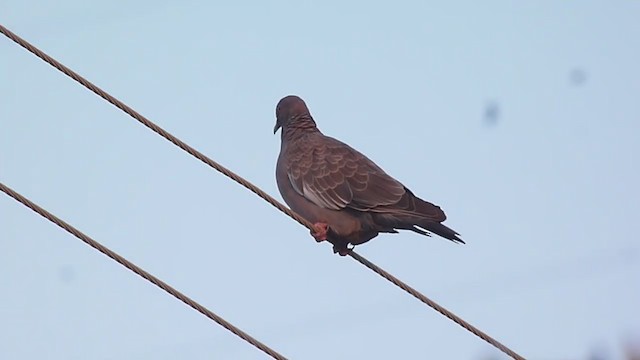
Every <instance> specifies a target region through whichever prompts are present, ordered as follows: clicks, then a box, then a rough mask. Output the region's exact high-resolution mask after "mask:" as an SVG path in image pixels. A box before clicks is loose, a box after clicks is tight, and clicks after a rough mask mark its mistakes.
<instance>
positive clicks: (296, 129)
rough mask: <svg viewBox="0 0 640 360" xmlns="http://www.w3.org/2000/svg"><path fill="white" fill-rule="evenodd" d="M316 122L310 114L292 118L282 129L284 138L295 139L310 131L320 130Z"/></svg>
mask: <svg viewBox="0 0 640 360" xmlns="http://www.w3.org/2000/svg"><path fill="white" fill-rule="evenodd" d="M319 131H320V130H318V128H317V127H316V122H315V121H313V118H312V117H311V116H310V115H303V116H300V117H297V118H295V119H292V121H289V123H288V124H287V125H285V126H284V127H283V129H282V139H284V138H287V139H288V140H293V139H296V138H299V137H302V136H304V135H306V134H309V133H314V132H319Z"/></svg>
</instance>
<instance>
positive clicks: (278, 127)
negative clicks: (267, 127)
mask: <svg viewBox="0 0 640 360" xmlns="http://www.w3.org/2000/svg"><path fill="white" fill-rule="evenodd" d="M278 129H280V122H279V121H276V126H274V127H273V133H274V134H275V133H277V132H278Z"/></svg>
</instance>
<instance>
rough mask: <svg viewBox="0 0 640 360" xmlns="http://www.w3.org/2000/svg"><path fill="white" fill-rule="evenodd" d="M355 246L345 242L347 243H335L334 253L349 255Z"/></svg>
mask: <svg viewBox="0 0 640 360" xmlns="http://www.w3.org/2000/svg"><path fill="white" fill-rule="evenodd" d="M354 247H355V246H353V245H351V247H349V244H345V245H341V246H338V245H333V253H334V254H338V255H340V256H347V255H349V253H350V252H351V250H353V248H354Z"/></svg>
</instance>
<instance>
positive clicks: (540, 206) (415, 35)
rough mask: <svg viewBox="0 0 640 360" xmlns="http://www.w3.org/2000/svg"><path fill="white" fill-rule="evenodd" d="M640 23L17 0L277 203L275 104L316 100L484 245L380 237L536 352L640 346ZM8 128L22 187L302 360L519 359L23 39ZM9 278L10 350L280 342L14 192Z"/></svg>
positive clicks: (636, 5) (519, 6)
mask: <svg viewBox="0 0 640 360" xmlns="http://www.w3.org/2000/svg"><path fill="white" fill-rule="evenodd" d="M639 18H640V2H636V1H608V2H604V1H603V2H596V1H581V2H558V1H536V2H535V3H534V2H527V3H524V2H513V1H511V2H507V1H503V2H499V1H490V2H482V3H479V2H471V1H466V2H464V1H461V2H455V3H454V2H451V3H450V4H447V5H442V4H440V3H436V2H417V1H416V2H396V3H395V4H394V5H390V3H385V4H381V3H377V2H373V3H372V2H351V3H341V2H328V1H325V2H322V3H321V2H315V3H314V2H309V1H297V2H269V3H268V4H267V3H258V2H257V1H256V2H244V3H242V2H237V3H236V4H234V5H231V4H228V5H213V4H206V3H205V2H195V1H191V2H180V3H179V2H157V1H139V2H135V3H133V2H125V1H112V2H82V1H55V2H54V1H40V2H33V3H31V2H25V1H17V0H4V1H3V2H2V3H1V4H0V23H2V24H3V25H5V26H7V27H8V28H10V29H11V30H13V31H14V32H16V33H18V34H19V35H21V36H23V37H25V38H26V39H27V40H29V41H31V42H32V43H34V44H35V45H37V46H39V47H40V48H41V49H43V50H44V51H47V52H48V53H49V54H50V55H52V56H54V57H56V58H57V59H58V60H60V61H62V62H63V63H64V64H66V65H67V66H69V67H71V68H73V69H74V70H76V71H77V72H79V73H80V74H82V75H84V76H86V77H87V78H89V79H90V80H92V81H94V82H95V83H96V84H97V85H99V86H101V87H103V88H104V89H106V90H107V91H109V92H111V93H112V94H113V95H115V96H117V97H119V98H120V99H121V100H123V101H125V102H126V103H128V104H129V105H130V106H132V107H134V108H136V109H137V110H138V111H140V112H141V113H143V114H144V115H146V116H147V117H149V118H150V119H152V120H153V121H155V122H157V123H158V124H159V125H161V126H163V127H165V128H166V129H167V130H169V131H171V132H173V133H174V134H175V135H177V136H178V137H180V138H181V139H183V140H184V141H186V142H187V143H189V144H190V145H192V146H194V147H196V148H198V149H199V150H200V151H202V152H204V153H205V154H207V155H208V156H210V157H212V158H213V159H215V160H217V161H219V162H221V163H222V164H224V165H226V166H228V167H229V168H231V169H233V170H235V171H237V172H238V173H239V174H241V175H243V176H245V177H246V178H247V179H249V180H250V181H253V182H255V184H257V185H258V186H261V187H262V188H263V189H264V190H266V191H268V192H269V193H271V194H273V195H274V196H276V197H277V198H278V199H280V195H279V194H278V192H277V188H276V185H275V179H274V169H275V161H276V157H277V154H278V152H279V146H280V144H279V142H280V139H279V136H274V135H272V132H271V130H272V128H273V125H274V122H275V116H274V108H275V105H276V102H277V101H278V100H279V99H280V98H281V97H283V96H285V95H288V94H297V95H299V96H301V97H303V98H304V99H305V100H306V101H307V104H308V105H309V107H310V109H311V111H312V113H313V115H314V117H315V118H316V121H317V122H318V125H319V127H320V128H321V129H322V130H323V131H324V132H325V133H326V134H329V135H331V136H334V137H337V138H339V139H341V140H343V141H345V142H347V143H349V144H351V145H352V146H354V147H356V148H358V149H359V150H361V151H362V152H364V153H365V154H367V155H368V156H369V157H370V158H372V159H373V160H375V161H376V162H377V163H378V164H379V165H381V166H382V167H383V168H384V169H385V170H387V171H388V172H389V173H390V174H392V175H393V176H395V177H396V178H398V179H399V180H400V181H402V182H403V183H405V185H407V186H408V187H409V188H411V189H412V190H413V191H414V192H415V193H416V194H418V195H420V196H421V197H423V198H425V199H427V200H430V201H432V202H435V203H437V204H439V205H441V206H442V207H443V209H444V210H445V211H446V213H447V215H448V217H449V219H448V220H447V225H449V226H451V227H453V228H454V229H456V230H458V231H459V232H460V233H461V234H462V235H463V237H464V239H465V240H466V241H467V245H464V246H456V245H454V244H452V243H450V242H447V241H445V240H442V239H439V238H431V239H430V238H424V237H421V236H418V235H416V234H413V233H402V234H399V235H382V236H379V237H378V238H376V239H374V240H373V241H371V242H369V243H367V244H365V245H363V246H360V247H358V251H359V252H360V253H361V254H362V255H364V256H366V257H367V258H369V259H370V260H372V261H373V262H375V263H377V264H378V265H380V266H382V267H384V268H385V269H387V270H388V271H390V272H392V273H393V274H395V275H397V276H398V277H400V278H401V279H403V280H405V281H406V282H408V283H409V284H411V285H412V286H414V287H416V288H417V289H419V290H421V291H423V292H424V293H425V294H426V295H427V296H430V297H432V298H433V299H435V300H436V301H438V302H440V303H441V304H442V305H444V306H446V307H447V308H449V309H450V310H452V311H454V312H455V313H457V314H458V315H460V316H462V317H463V318H465V319H466V320H468V321H470V322H471V323H473V324H474V325H476V326H478V327H479V328H481V329H483V330H484V331H486V332H487V333H489V334H490V335H492V336H494V337H496V338H497V339H499V340H501V341H503V342H504V343H505V344H507V345H508V346H510V347H512V348H513V349H514V350H516V351H518V352H520V353H521V354H523V355H525V356H527V357H529V358H531V359H584V358H586V356H587V355H588V354H590V353H592V352H593V351H596V352H603V353H605V354H608V355H609V356H610V358H612V359H620V358H622V353H621V352H620V349H621V345H622V344H623V343H624V342H625V341H627V340H628V339H631V338H636V339H638V338H640V325H639V324H640V323H639V322H638V319H640V312H639V311H638V306H637V304H638V303H640V265H639V260H640V245H639V244H638V237H637V232H638V229H637V228H638V224H639V223H640V216H639V214H640V211H639V210H640V206H639V205H638V204H639V203H640V191H639V190H638V184H639V183H640V170H639V165H640V164H639V160H638V156H639V154H640V100H639V97H638V94H640V70H638V64H640V22H639V21H638V19H639ZM572 71H578V72H583V73H584V75H585V79H584V82H583V83H582V84H574V83H572V82H571V76H570V74H571V73H572ZM492 102H495V103H496V104H498V109H499V111H498V118H497V121H496V123H495V124H493V125H490V124H487V122H486V120H485V119H484V118H483V116H484V114H485V108H486V106H487V105H488V104H491V103H492ZM0 129H1V130H0V181H2V182H3V183H5V184H7V185H9V186H11V187H13V188H14V189H15V190H17V191H19V192H21V193H22V194H23V195H25V196H27V197H29V198H30V199H32V200H33V201H35V202H36V203H38V204H40V205H41V206H43V207H45V208H47V209H48V210H50V211H51V212H53V213H55V214H57V215H58V216H60V217H62V218H63V219H65V220H67V221H68V222H70V223H71V224H74V225H75V226H77V227H78V228H79V229H81V230H83V231H84V232H86V233H87V234H89V235H90V236H93V237H94V238H95V239H97V240H99V241H101V242H102V243H103V244H105V245H107V246H109V247H110V248H112V249H113V250H115V251H117V252H119V253H120V254H122V255H124V256H125V257H127V258H128V259H130V260H132V261H134V262H136V263H137V264H138V265H140V266H142V267H144V268H145V269H147V270H148V271H150V272H152V273H154V274H155V275H157V276H159V277H161V278H162V279H164V280H165V281H167V282H169V283H170V284H172V285H174V286H175V287H177V288H178V289H180V290H182V291H184V292H186V293H187V294H189V295H190V296H192V297H193V298H194V299H196V300H198V301H200V302H201V303H202V304H204V305H206V306H208V307H209V308H210V309H211V310H213V311H214V312H216V313H218V314H219V315H221V316H223V317H225V318H226V319H227V320H229V321H230V322H232V323H234V324H235V325H237V326H238V327H240V328H242V329H243V330H245V331H247V332H249V333H250V334H252V335H253V336H255V337H257V338H258V339H260V340H262V341H264V342H265V343H267V344H269V345H270V346H271V347H273V348H274V349H276V350H278V351H279V352H281V353H283V354H284V355H286V356H288V357H290V358H292V359H354V358H375V359H384V358H391V357H396V358H404V359H414V358H415V359H486V358H488V357H491V356H495V355H496V350H494V349H493V348H491V347H490V346H489V345H487V344H486V343H484V342H483V341H482V340H479V339H478V338H476V337H474V336H473V335H471V334H470V333H468V332H466V331H465V330H463V329H462V328H460V327H459V326H458V325H456V324H454V323H452V322H451V321H449V320H447V319H446V318H444V317H442V316H441V315H439V314H438V313H436V312H435V311H433V310H431V309H429V308H426V307H425V306H423V305H422V304H421V303H419V302H418V301H416V300H415V299H413V298H411V297H410V296H408V295H406V294H405V293H403V292H402V291H401V290H399V289H397V288H395V287H393V286H392V285H390V284H389V283H387V282H386V281H384V280H382V279H381V278H379V277H378V276H377V275H375V274H373V273H372V272H370V271H369V270H367V269H365V268H364V267H362V266H360V265H359V264H357V263H356V262H354V261H352V260H351V259H349V258H341V257H338V256H335V255H332V253H331V249H330V246H327V245H326V244H323V245H317V244H316V243H315V241H313V239H312V238H311V237H310V236H309V235H308V231H307V230H306V229H304V228H303V227H301V226H299V225H298V224H297V223H295V222H294V221H292V220H291V219H289V218H287V217H285V216H284V215H283V214H281V213H279V212H277V211H275V210H274V209H273V208H272V207H271V206H270V205H268V204H267V203H265V202H264V201H262V200H261V199H259V198H258V197H256V196H255V195H253V194H251V193H250V192H248V191H246V190H245V189H243V188H242V187H240V186H238V185H237V184H235V183H233V182H232V181H231V180H229V179H227V178H225V177H223V176H222V175H220V174H218V173H216V172H215V171H213V170H211V169H209V168H207V167H206V166H204V165H203V164H202V163H200V162H198V161H197V160H195V159H194V158H192V157H190V156H189V155H187V154H186V153H184V152H182V151H180V150H179V149H178V148H176V147H175V146H173V145H171V144H170V143H168V142H167V141H165V140H163V139H161V138H160V137H158V136H157V135H155V134H153V133H152V132H150V131H149V130H147V129H145V128H143V127H142V126H141V125H139V124H138V123H136V122H135V121H133V120H132V119H131V118H129V117H128V116H127V115H125V114H124V113H122V112H121V111H119V110H117V109H115V108H114V107H113V106H111V105H109V104H107V103H106V102H104V101H102V100H101V99H99V98H98V97H96V96H95V95H93V94H91V93H90V92H88V91H87V90H85V89H84V88H82V87H81V86H79V85H78V84H77V83H75V82H73V81H71V80H70V79H68V78H67V77H65V76H63V75H62V74H60V73H59V72H57V71H56V70H54V69H53V68H52V67H50V66H49V65H46V64H45V63H43V62H42V61H41V60H39V59H37V58H36V57H34V56H33V55H31V54H29V53H27V52H26V51H24V50H23V49H21V48H19V47H18V46H17V45H15V44H13V43H12V42H11V41H9V40H8V39H6V38H4V37H2V38H1V39H0ZM0 288H2V289H3V290H2V291H3V295H2V296H1V297H0V319H1V320H0V358H1V359H55V360H57V359H65V360H67V359H78V360H80V359H176V358H183V359H261V358H263V354H262V353H260V352H259V351H258V350H256V349H255V348H253V347H251V346H250V345H248V344H246V343H245V342H243V341H242V340H240V339H239V338H237V337H235V336H234V335H232V334H231V333H229V332H228V331H226V330H224V329H223V328H221V327H220V326H218V325H216V324H214V323H212V322H211V321H210V320H208V319H206V318H204V317H203V316H201V315H200V314H198V313H196V312H195V311H193V310H191V309H189V308H187V307H186V306H184V305H183V304H181V303H180V302H178V301H177V300H175V299H174V298H172V297H170V296H168V295H166V294H165V293H164V292H162V291H160V290H159V289H157V288H155V287H154V286H152V285H150V284H149V283H147V282H145V281H144V280H142V279H140V278H139V277H137V276H135V275H133V274H132V273H131V272H129V271H128V270H126V269H124V268H123V267H121V266H119V265H117V264H116V263H114V262H113V261H111V260H109V259H107V258H106V257H104V256H103V255H101V254H99V253H97V252H96V251H94V250H93V249H90V248H89V247H87V246H86V245H84V244H82V243H81V242H80V241H78V240H76V239H75V238H73V237H72V236H70V235H68V234H67V233H65V232H63V231H61V230H60V229H58V228H57V227H55V226H54V225H52V224H50V223H49V222H47V221H46V220H44V219H42V218H41V217H39V216H38V215H36V214H35V213H33V212H31V211H29V210H27V209H26V208H24V207H23V206H21V205H19V204H18V203H16V202H15V201H14V200H12V199H10V198H9V197H7V196H0ZM497 358H501V357H497Z"/></svg>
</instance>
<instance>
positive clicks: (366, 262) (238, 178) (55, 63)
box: [0, 25, 524, 359]
mask: <svg viewBox="0 0 640 360" xmlns="http://www.w3.org/2000/svg"><path fill="white" fill-rule="evenodd" d="M0 32H2V33H3V34H4V35H5V36H6V37H8V38H9V39H11V40H13V41H14V42H15V43H17V44H18V45H20V46H22V47H23V48H25V49H26V50H28V51H29V52H31V53H33V54H34V55H36V56H37V57H39V58H40V59H42V60H44V61H45V62H47V63H48V64H50V65H51V66H53V67H55V68H56V69H58V70H60V71H61V72H62V73H64V74H65V75H67V76H69V77H71V78H72V79H74V80H76V81H77V82H79V83H80V84H81V85H83V86H84V87H86V88H87V89H89V90H91V91H92V92H94V93H95V94H96V95H98V96H100V97H101V98H103V99H104V100H106V101H108V102H109V103H111V104H113V105H114V106H115V107H117V108H119V109H121V110H122V111H124V112H125V113H127V114H129V115H130V116H131V117H133V118H134V119H136V120H137V121H138V122H140V123H141V124H142V125H144V126H146V127H147V128H149V129H151V130H152V131H154V132H155V133H157V134H158V135H160V136H162V137H163V138H165V139H167V140H169V141H170V142H172V143H173V144H175V145H176V146H178V147H179V148H181V149H182V150H184V151H186V152H187V153H189V154H191V155H193V156H194V157H196V158H197V159H198V160H200V161H202V162H204V163H205V164H207V165H209V166H210V167H212V168H213V169H215V170H217V171H219V172H221V173H222V174H223V175H225V176H227V177H229V178H231V179H232V180H234V181H235V182H237V183H239V184H240V185H242V186H244V187H245V188H247V189H248V190H250V191H251V192H253V193H254V194H256V195H258V196H259V197H261V198H262V199H264V200H265V201H267V202H268V203H269V204H271V205H273V206H274V207H275V208H276V209H278V210H280V211H281V212H283V213H285V214H286V215H288V216H289V217H291V218H292V219H294V220H296V221H297V222H298V223H300V224H301V225H303V226H305V227H307V228H309V229H310V230H313V229H314V225H313V224H312V223H310V222H309V221H307V220H306V219H304V218H302V217H301V216H300V215H298V214H297V213H295V212H293V211H292V210H290V209H289V208H287V207H286V206H284V205H283V204H282V203H280V202H279V201H278V200H276V199H275V198H273V197H272V196H270V195H269V194H267V193H266V192H264V191H262V190H261V189H260V188H258V187H257V186H255V185H253V184H252V183H250V182H249V181H247V180H245V179H244V178H242V177H241V176H239V175H237V174H236V173H234V172H233V171H231V170H229V169H227V168H226V167H224V166H222V165H221V164H218V163H217V162H215V161H213V160H211V159H210V158H209V157H207V156H206V155H204V154H202V153H201V152H199V151H198V150H196V149H194V148H192V147H191V146H189V145H187V144H186V143H185V142H183V141H182V140H180V139H178V138H177V137H175V136H173V135H172V134H170V133H169V132H167V131H166V130H164V129H163V128H161V127H160V126H158V125H156V124H155V123H153V122H152V121H151V120H149V119H147V118H146V117H144V116H142V114H140V113H138V112H137V111H135V110H133V109H132V108H130V107H129V106H127V105H126V104H125V103H123V102H122V101H120V100H118V99H116V98H115V97H113V96H111V95H110V94H109V93H107V92H106V91H104V90H102V89H100V88H99V87H98V86H96V85H94V84H93V83H91V82H90V81H89V80H87V79H85V78H83V77H82V76H80V75H79V74H77V73H76V72H74V71H73V70H71V69H69V68H68V67H66V66H64V65H63V64H61V63H60V62H58V61H57V60H55V59H53V58H52V57H50V56H49V55H47V54H45V53H44V52H43V51H41V50H39V49H38V48H36V47H35V46H33V45H32V44H30V43H29V42H27V41H26V40H24V39H22V38H21V37H19V36H18V35H16V34H14V33H13V32H11V31H10V30H8V29H7V28H5V27H4V26H2V25H0ZM348 255H349V256H351V257H352V258H353V259H355V260H356V261H358V262H359V263H361V264H362V265H364V266H366V267H367V268H369V269H371V270H373V271H374V272H375V273H377V274H378V275H380V276H382V277H383V278H385V279H387V280H388V281H390V282H391V283H393V284H395V285H396V286H398V287H399V288H401V289H402V290H404V291H406V292H407V293H409V294H410V295H412V296H413V297H415V298H416V299H418V300H420V301H421V302H423V303H425V304H426V305H428V306H430V307H431V308H433V309H434V310H436V311H438V312H439V313H440V314H442V315H444V316H446V317H447V318H449V319H451V320H452V321H454V322H455V323H457V324H458V325H460V326H462V327H463V328H465V329H467V330H468V331H470V332H471V333H473V334H474V335H476V336H478V337H479V338H481V339H483V340H484V341H486V342H488V343H489V344H491V345H493V346H494V347H496V348H497V349H498V350H500V351H502V352H504V353H505V354H507V355H509V356H511V357H512V358H514V359H524V358H523V357H522V356H520V355H518V354H517V353H516V352H514V351H513V350H511V349H509V348H508V347H507V346H505V345H503V344H502V343H500V342H499V341H497V340H496V339H494V338H492V337H491V336H489V335H487V334H485V333H484V332H482V331H481V330H480V329H478V328H476V327H474V326H473V325H471V324H469V323H468V322H466V321H464V320H463V319H462V318H460V317H458V316H456V315H455V314H454V313H452V312H451V311H449V310H447V309H445V308H443V307H442V306H440V305H438V304H437V303H436V302H435V301H433V300H431V299H429V298H428V297H426V296H424V295H423V294H421V293H420V292H418V291H417V290H415V289H414V288H412V287H411V286H409V285H407V284H405V283H404V282H402V281H401V280H400V279H398V278H396V277H395V276H393V275H391V274H390V273H388V272H386V271H385V270H383V269H382V268H380V267H378V266H377V265H375V264H373V263H372V262H370V261H369V260H367V259H365V258H364V257H363V256H361V255H359V254H357V253H356V252H355V251H353V250H350V251H349V252H348Z"/></svg>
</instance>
